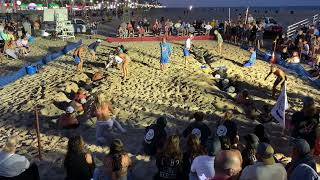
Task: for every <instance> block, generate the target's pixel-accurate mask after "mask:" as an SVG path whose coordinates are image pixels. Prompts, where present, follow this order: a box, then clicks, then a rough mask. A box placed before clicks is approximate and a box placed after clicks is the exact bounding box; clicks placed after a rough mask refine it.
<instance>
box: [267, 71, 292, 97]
mask: <svg viewBox="0 0 320 180" xmlns="http://www.w3.org/2000/svg"><path fill="white" fill-rule="evenodd" d="M272 73H273V74H274V75H275V76H277V79H276V80H275V81H274V83H273V87H272V97H274V96H275V94H276V91H277V86H278V85H279V84H280V85H281V88H282V87H283V86H284V84H285V81H286V80H287V76H286V73H285V72H284V71H283V70H281V69H280V68H277V67H276V66H275V65H271V69H270V72H269V74H268V75H267V77H266V78H265V79H264V80H267V78H268V77H269V76H270V75H271V74H272Z"/></svg>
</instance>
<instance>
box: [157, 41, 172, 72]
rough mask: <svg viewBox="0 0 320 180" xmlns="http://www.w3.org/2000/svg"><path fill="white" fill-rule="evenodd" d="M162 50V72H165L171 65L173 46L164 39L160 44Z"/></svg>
mask: <svg viewBox="0 0 320 180" xmlns="http://www.w3.org/2000/svg"><path fill="white" fill-rule="evenodd" d="M160 49H161V55H160V70H161V71H163V70H165V69H166V66H167V64H168V63H169V58H170V56H171V54H172V46H171V44H170V43H167V40H166V38H165V37H164V38H163V39H162V42H161V43H160Z"/></svg>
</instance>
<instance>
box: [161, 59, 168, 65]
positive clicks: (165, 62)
mask: <svg viewBox="0 0 320 180" xmlns="http://www.w3.org/2000/svg"><path fill="white" fill-rule="evenodd" d="M168 63H169V58H164V57H161V58H160V64H168Z"/></svg>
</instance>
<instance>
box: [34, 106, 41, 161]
mask: <svg viewBox="0 0 320 180" xmlns="http://www.w3.org/2000/svg"><path fill="white" fill-rule="evenodd" d="M35 114H36V133H37V140H38V154H39V160H42V155H41V140H40V125H39V113H38V108H37V105H36V106H35Z"/></svg>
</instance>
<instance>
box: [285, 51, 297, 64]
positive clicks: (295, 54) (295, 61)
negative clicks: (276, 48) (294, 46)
mask: <svg viewBox="0 0 320 180" xmlns="http://www.w3.org/2000/svg"><path fill="white" fill-rule="evenodd" d="M287 63H288V64H298V63H300V57H299V53H298V52H297V51H294V52H293V53H292V57H291V58H289V59H288V60H287Z"/></svg>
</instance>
